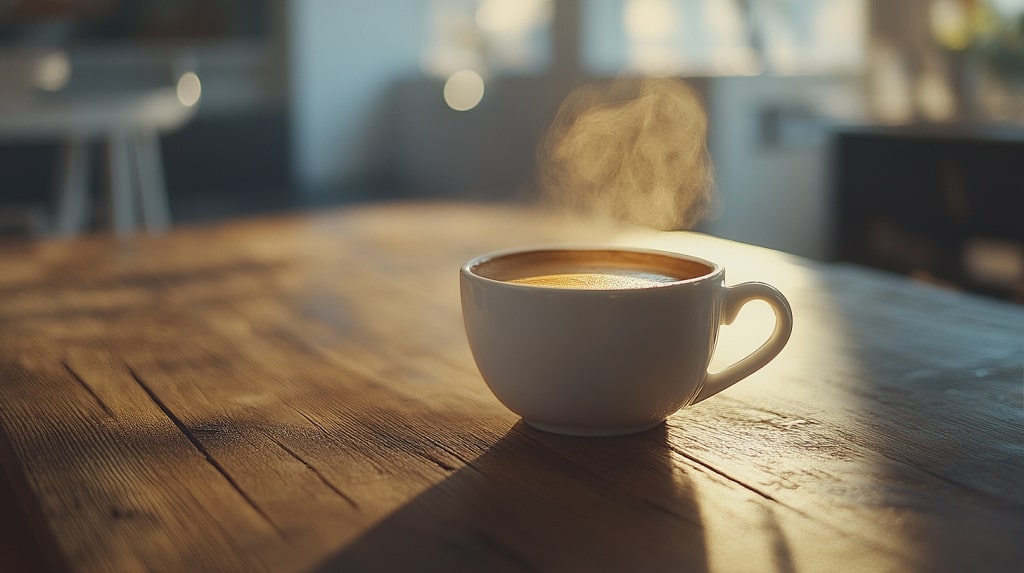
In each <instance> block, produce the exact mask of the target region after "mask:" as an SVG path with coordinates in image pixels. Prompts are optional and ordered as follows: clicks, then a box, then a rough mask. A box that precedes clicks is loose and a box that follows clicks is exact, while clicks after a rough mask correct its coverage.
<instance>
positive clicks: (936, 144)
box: [832, 126, 1024, 300]
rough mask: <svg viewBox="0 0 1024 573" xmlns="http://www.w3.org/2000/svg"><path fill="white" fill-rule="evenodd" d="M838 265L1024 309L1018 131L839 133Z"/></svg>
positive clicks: (1023, 158)
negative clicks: (860, 266) (936, 284)
mask: <svg viewBox="0 0 1024 573" xmlns="http://www.w3.org/2000/svg"><path fill="white" fill-rule="evenodd" d="M832 151H833V165H832V168H833V169H832V173H833V183H834V185H833V188H834V193H835V203H834V207H835V211H834V214H835V229H836V235H835V237H834V239H835V252H836V253H837V255H838V257H839V258H840V259H842V260H846V261H852V262H856V263H860V264H865V265H869V266H873V267H878V268H883V269H888V270H892V271H896V272H899V273H903V274H908V275H912V276H916V277H920V278H924V279H927V280H932V281H935V282H941V283H944V284H948V285H952V286H955V287H958V288H962V289H965V290H970V291H975V292H981V293H985V294H990V295H995V296H999V297H1003V298H1011V299H1017V300H1024V128H1010V127H1005V126H1002V127H985V128H981V127H963V126H958V127H951V126H942V127H898V128H895V127H893V128H877V127H873V128H843V129H838V130H836V131H835V133H834V137H833V150H832Z"/></svg>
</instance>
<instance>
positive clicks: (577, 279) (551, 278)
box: [508, 269, 679, 290]
mask: <svg viewBox="0 0 1024 573" xmlns="http://www.w3.org/2000/svg"><path fill="white" fill-rule="evenodd" d="M678 280H679V278H678V277H672V276H668V275H663V274H658V273H652V272H643V271H631V270H624V269H609V270H605V271H588V272H566V273H553V274H544V275H536V276H529V277H521V278H516V279H512V280H509V281H508V282H510V283H512V284H520V285H529V286H537V287H548V288H567V289H581V290H617V289H637V288H650V287H655V286H659V285H663V284H667V283H672V282H676V281H678Z"/></svg>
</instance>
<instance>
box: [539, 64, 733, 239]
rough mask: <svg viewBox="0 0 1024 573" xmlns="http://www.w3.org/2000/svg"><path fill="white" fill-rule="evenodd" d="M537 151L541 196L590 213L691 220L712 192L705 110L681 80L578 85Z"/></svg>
mask: <svg viewBox="0 0 1024 573" xmlns="http://www.w3.org/2000/svg"><path fill="white" fill-rule="evenodd" d="M538 155H539V158H538V159H539V162H538V164H539V177H540V184H541V188H542V192H543V194H544V197H545V198H546V199H547V201H549V202H551V203H553V204H555V205H558V206H562V207H566V208H569V209H573V210H576V211H580V212H583V213H586V214H588V215H590V216H596V217H603V218H613V219H618V220H622V221H626V222H630V223H634V224H639V225H644V226H648V227H653V228H656V229H663V230H673V229H681V228H689V227H692V226H693V225H694V224H696V223H697V222H699V220H700V219H701V218H703V217H704V215H706V213H707V211H708V209H709V207H710V206H711V203H712V199H713V196H714V182H713V173H712V166H711V160H710V157H709V155H708V152H707V115H706V114H705V112H704V107H703V105H702V103H701V100H700V98H699V97H698V95H697V94H696V92H695V91H694V90H693V89H692V88H691V87H689V86H688V85H687V84H685V83H683V82H681V81H679V80H674V79H664V78H657V79H655V78H631V79H619V80H615V81H614V82H611V83H606V84H595V85H588V86H583V87H581V88H578V89H577V90H575V91H574V92H572V93H571V94H569V96H568V97H567V98H566V100H565V101H564V102H563V103H562V106H561V107H560V108H559V110H558V113H557V115H556V116H555V120H554V122H553V124H552V126H551V128H550V130H549V131H548V133H547V135H546V137H545V139H544V140H543V142H542V143H541V145H540V147H539V150H538Z"/></svg>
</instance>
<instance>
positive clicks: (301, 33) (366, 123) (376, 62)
mask: <svg viewBox="0 0 1024 573" xmlns="http://www.w3.org/2000/svg"><path fill="white" fill-rule="evenodd" d="M288 6H289V14H288V20H289V33H288V38H289V40H288V43H289V46H288V52H289V63H290V71H291V74H290V78H289V79H290V84H291V85H290V104H289V106H290V110H289V111H290V114H291V123H292V145H293V156H294V158H295V163H294V166H293V169H294V175H295V178H296V179H297V181H296V183H297V184H298V186H299V188H300V189H303V190H304V191H307V192H317V191H321V190H325V189H328V188H332V187H337V186H340V185H343V184H346V183H351V182H358V181H359V180H360V179H362V178H365V177H366V176H367V175H368V173H369V172H372V171H374V170H375V169H376V168H377V167H378V166H379V165H381V162H382V161H383V159H382V157H380V154H381V153H382V150H381V148H382V147H383V146H378V145H376V144H375V143H376V142H377V141H379V139H380V137H381V136H380V135H379V134H378V136H377V137H374V136H373V135H372V134H371V130H372V129H377V128H378V127H379V125H378V124H379V123H380V121H381V119H382V118H386V117H387V110H386V109H381V106H380V104H382V103H383V101H382V98H384V96H386V95H387V93H388V90H389V88H390V87H391V86H392V85H394V84H395V83H396V82H397V81H398V80H400V79H403V78H408V77H410V76H415V75H419V74H420V71H419V70H420V60H419V58H420V49H421V46H422V45H423V33H424V30H423V29H424V26H423V22H424V21H425V20H426V10H427V8H428V7H429V3H427V2H423V1H422V0H388V1H386V2H376V1H368V0H293V1H291V2H289V3H288Z"/></svg>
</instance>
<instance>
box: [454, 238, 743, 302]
mask: <svg viewBox="0 0 1024 573" xmlns="http://www.w3.org/2000/svg"><path fill="white" fill-rule="evenodd" d="M544 251H620V252H628V253H638V254H645V255H654V256H662V257H668V258H672V259H679V260H684V261H690V262H695V263H699V264H702V265H705V266H707V267H708V268H710V269H711V270H710V271H709V272H707V273H704V274H702V275H699V276H695V277H690V278H685V279H678V280H674V281H670V282H665V283H659V284H654V285H650V286H644V287H638V288H626V289H622V288H609V289H586V290H583V289H566V288H562V287H552V286H542V285H524V284H516V283H513V282H509V281H503V280H499V279H492V278H490V277H486V276H484V275H481V274H479V273H477V272H476V271H475V270H474V269H475V268H476V267H479V266H480V265H482V264H484V263H487V262H490V261H493V260H496V259H500V258H503V257H509V256H515V255H521V254H526V253H537V252H544ZM724 271H725V267H724V266H723V265H721V264H719V263H715V262H712V261H709V260H707V259H703V258H701V257H696V256H693V255H688V254H684V253H677V252H673V251H665V250H661V249H647V248H642V247H623V246H618V245H592V244H585V245H579V244H570V245H557V244H555V245H536V246H527V247H515V248H510V249H501V250H497V251H492V252H489V253H484V254H482V255H478V256H476V257H473V258H472V259H470V260H469V261H467V262H466V263H465V264H464V265H462V268H461V269H460V274H462V275H463V276H465V277H469V278H472V279H473V280H477V281H480V282H482V283H485V284H495V285H502V286H503V287H507V288H510V289H516V290H529V291H534V292H545V291H546V292H561V293H565V292H588V293H625V292H631V291H649V290H662V289H666V288H673V287H679V286H681V285H692V284H697V283H702V282H705V281H708V280H714V279H715V277H718V276H720V275H721V274H722V273H724Z"/></svg>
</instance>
